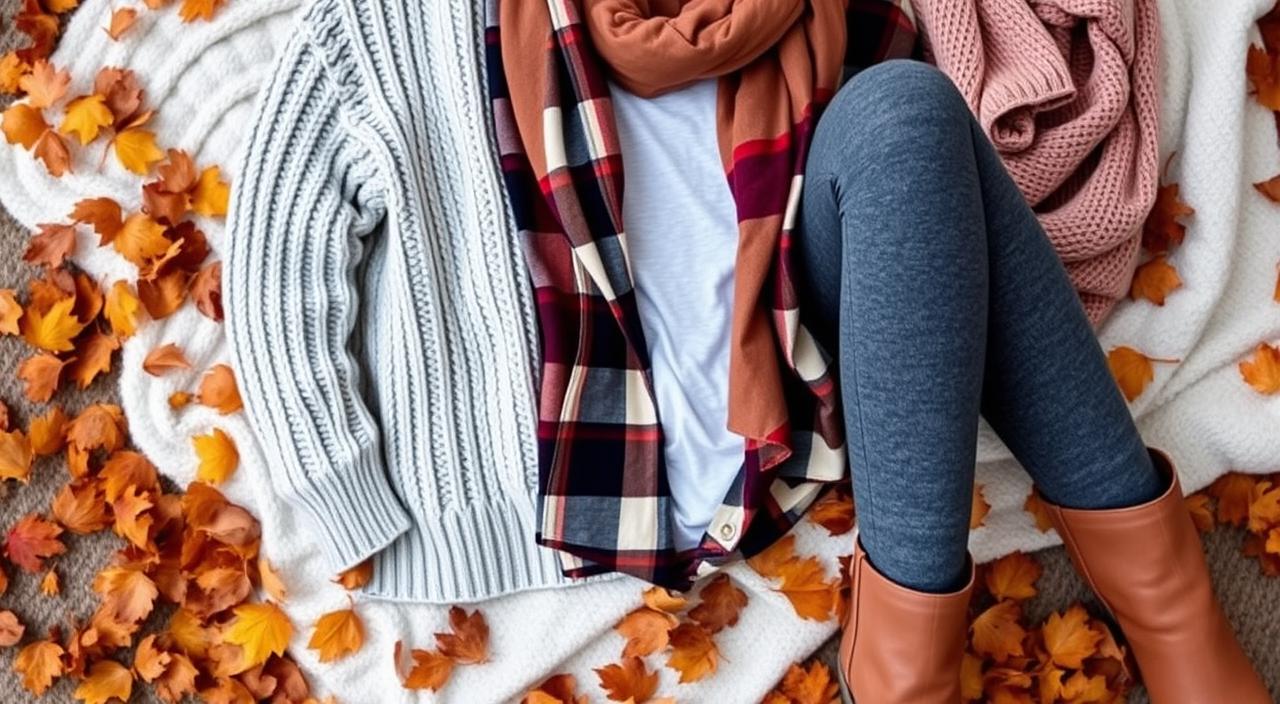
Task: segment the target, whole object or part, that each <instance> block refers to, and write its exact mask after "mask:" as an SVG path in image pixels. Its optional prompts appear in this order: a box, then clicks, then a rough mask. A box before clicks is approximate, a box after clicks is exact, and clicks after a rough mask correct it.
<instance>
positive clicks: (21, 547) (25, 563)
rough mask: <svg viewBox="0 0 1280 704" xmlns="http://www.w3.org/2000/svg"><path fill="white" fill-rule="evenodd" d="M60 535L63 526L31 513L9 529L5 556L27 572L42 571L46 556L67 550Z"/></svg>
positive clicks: (5, 544)
mask: <svg viewBox="0 0 1280 704" xmlns="http://www.w3.org/2000/svg"><path fill="white" fill-rule="evenodd" d="M59 535H62V527H61V526H59V525H58V524H56V523H53V522H52V521H46V520H45V519H43V518H41V517H40V516H38V515H36V514H34V513H29V514H27V515H25V516H23V517H22V518H21V519H19V520H18V522H17V523H16V524H14V526H13V527H12V528H10V529H9V534H8V535H7V536H6V537H5V542H4V554H5V557H7V558H9V560H10V561H11V562H13V564H15V565H17V566H19V567H21V568H22V569H24V570H26V571H27V572H31V573H33V574H34V573H39V572H42V571H43V570H44V560H45V558H49V557H53V556H54V555H61V554H62V553H64V552H66V551H67V546H65V545H63V544H62V541H61V540H59V539H58V536H59Z"/></svg>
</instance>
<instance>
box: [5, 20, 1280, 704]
mask: <svg viewBox="0 0 1280 704" xmlns="http://www.w3.org/2000/svg"><path fill="white" fill-rule="evenodd" d="M19 6H20V1H19V0H0V53H2V52H3V51H5V50H7V49H8V48H9V47H11V46H13V45H14V44H15V43H17V44H19V45H20V44H22V43H23V41H24V40H23V39H22V38H21V37H17V36H15V34H14V33H13V29H12V28H13V25H12V22H11V19H12V17H13V13H14V12H15V10H16V9H17V7H19ZM28 236H29V233H28V232H27V231H26V230H24V229H23V228H21V227H19V226H18V225H17V223H15V222H14V221H13V220H12V219H11V218H10V217H9V215H8V214H7V213H5V212H3V210H0V288H23V287H25V286H26V282H27V280H28V279H29V278H30V277H31V275H32V273H33V271H34V270H33V269H32V268H31V267H29V266H27V265H26V264H25V263H24V262H23V261H22V252H23V250H24V249H25V247H26V241H27V238H28ZM30 353H31V351H30V348H28V347H27V346H26V344H25V343H23V342H22V341H21V340H19V339H16V338H13V337H11V336H2V337H0V400H3V401H4V402H5V403H6V404H8V406H9V408H10V411H11V414H12V419H13V422H14V423H15V424H16V425H17V426H19V427H26V425H27V423H28V422H29V420H30V418H32V417H33V416H35V415H39V414H40V413H43V412H44V410H46V407H45V406H44V405H34V404H29V403H27V402H26V400H25V398H24V397H23V393H22V384H21V382H20V381H18V379H17V378H16V377H15V375H14V370H15V369H16V368H17V365H18V363H19V362H20V361H21V360H22V359H23V358H25V357H26V356H27V355H29V354H30ZM116 384H117V379H116V376H115V375H114V374H113V375H110V376H107V377H103V378H100V379H98V380H97V381H95V382H94V384H93V385H92V386H91V387H89V389H87V390H85V391H79V390H75V389H70V390H68V389H64V390H63V391H61V392H59V394H58V396H57V397H56V401H57V402H58V403H60V404H62V406H63V407H64V408H65V409H66V410H67V412H68V413H74V412H75V411H77V410H78V409H80V408H82V407H84V406H85V405H88V404H91V403H96V402H100V401H114V400H118V399H117V397H118V393H117V391H116ZM66 472H67V470H66V468H65V466H64V465H63V462H62V459H61V456H59V457H57V458H43V459H42V460H41V461H40V462H38V463H37V465H36V467H35V469H34V471H33V472H32V477H31V482H30V484H29V485H27V486H23V485H21V484H17V483H15V482H12V481H8V482H4V483H3V484H0V530H6V531H7V530H8V528H9V527H10V526H11V525H13V523H14V522H15V521H16V520H17V519H18V518H19V517H21V516H23V515H25V514H27V513H28V512H31V511H39V512H47V511H48V508H49V503H50V502H51V501H52V499H53V496H54V494H55V493H56V492H57V491H58V489H59V488H60V487H61V486H62V484H64V483H65V482H66V480H67V473H66ZM1241 539H1242V536H1241V533H1240V532H1239V531H1237V530H1233V529H1226V528H1219V529H1217V530H1216V531H1214V532H1213V533H1212V534H1210V535H1208V536H1207V537H1206V546H1207V549H1208V555H1209V561H1210V564H1211V565H1212V568H1213V571H1214V581H1215V585H1216V587H1217V589H1218V594H1219V596H1220V598H1221V600H1222V602H1223V605H1224V607H1225V608H1226V611H1227V614H1228V615H1229V616H1230V617H1231V620H1232V622H1233V623H1235V625H1236V629H1237V631H1238V632H1239V634H1240V639H1241V640H1242V641H1243V643H1244V645H1245V648H1246V650H1248V652H1249V654H1250V656H1251V657H1252V658H1253V661H1254V662H1255V663H1256V664H1257V666H1258V669H1259V670H1260V671H1261V672H1262V675H1263V677H1264V678H1266V680H1267V682H1268V683H1269V685H1270V687H1271V691H1272V694H1273V697H1276V698H1280V579H1271V578H1267V577H1265V576H1264V575H1263V574H1262V573H1261V571H1260V570H1259V568H1258V565H1257V562H1256V561H1254V560H1252V559H1248V558H1245V557H1243V556H1242V555H1241V554H1240V543H1241ZM65 542H66V543H67V548H68V549H67V553H66V554H65V555H63V556H61V557H59V558H58V559H57V560H56V561H54V563H53V564H54V565H55V567H56V569H57V572H58V574H59V576H60V577H61V578H62V585H63V590H62V593H61V594H60V595H59V596H56V597H45V596H41V595H40V591H39V580H40V576H39V575H34V576H33V575H27V574H25V573H22V572H21V571H19V570H16V569H13V568H10V569H9V570H8V571H9V577H10V585H9V590H8V592H7V593H5V594H4V595H3V596H0V608H4V609H10V610H12V611H14V612H15V613H16V614H17V615H18V616H19V618H20V619H21V620H22V622H23V623H25V624H27V636H26V637H25V638H24V642H25V640H27V639H31V638H32V637H36V638H38V637H43V634H44V633H45V632H46V631H47V629H48V628H49V627H50V626H53V625H57V624H65V623H66V622H67V619H68V618H69V617H71V618H78V619H84V618H86V617H87V616H88V615H89V614H91V613H92V612H93V609H94V608H95V607H96V605H97V596H96V595H95V594H94V593H93V592H92V591H91V590H90V589H89V584H90V583H91V582H92V580H93V575H94V574H95V573H96V572H97V571H98V570H99V569H100V568H101V567H102V565H103V564H104V563H105V562H106V560H107V559H108V557H109V555H110V553H111V552H112V551H113V550H115V549H116V548H118V547H119V546H120V545H121V542H120V541H119V540H118V539H117V538H115V536H113V535H111V534H110V532H106V533H99V534H97V535H92V536H86V537H81V536H75V535H70V536H68V537H66V540H65ZM1037 557H1038V558H1039V559H1040V562H1041V563H1042V564H1043V565H1044V576H1043V577H1041V579H1040V583H1039V588H1040V595H1039V596H1038V597H1036V598H1035V599H1033V600H1032V601H1030V602H1029V603H1028V604H1027V616H1028V618H1029V619H1030V621H1031V622H1032V623H1036V622H1039V621H1040V620H1041V619H1042V618H1044V616H1045V615H1046V614H1048V613H1049V612H1050V611H1052V610H1061V609H1065V608H1066V607H1067V606H1068V605H1070V604H1071V603H1072V602H1075V601H1083V602H1085V603H1086V604H1088V605H1089V606H1090V608H1091V610H1092V611H1093V612H1094V613H1101V611H1100V609H1099V608H1098V606H1097V604H1096V602H1093V601H1092V599H1091V595H1090V594H1089V592H1088V590H1087V588H1086V587H1085V586H1084V583H1083V582H1081V581H1080V579H1079V578H1078V577H1077V576H1076V574H1075V571H1074V570H1073V569H1072V568H1071V564H1070V562H1069V561H1068V560H1067V557H1066V553H1065V552H1064V551H1063V550H1062V549H1061V548H1055V549H1051V550H1045V551H1042V552H1040V553H1038V554H1037ZM835 647H836V641H835V640H834V639H833V640H832V641H831V642H829V643H827V644H826V645H825V646H823V648H822V650H821V651H820V652H819V655H820V656H821V657H822V658H824V659H825V660H826V661H827V662H828V664H834V660H835V658H834V655H835ZM16 651H17V648H6V649H0V702H4V703H5V704H8V703H10V702H13V703H17V702H28V701H31V697H30V695H29V694H27V693H26V692H25V691H24V690H23V689H22V687H21V685H20V684H19V679H18V677H17V676H16V674H15V673H14V672H13V667H12V662H13V656H14V653H15V652H16ZM1204 656H1205V654H1204V653H1199V652H1188V653H1187V658H1188V661H1193V660H1195V659H1198V658H1202V657H1204ZM124 662H128V660H127V659H126V660H124ZM73 689H74V687H73V686H72V684H71V682H69V681H68V680H67V679H65V678H64V679H62V680H60V681H59V683H58V685H57V686H56V687H54V688H53V689H52V690H50V692H49V693H48V694H46V695H45V698H44V699H43V701H48V702H71V701H73V698H72V696H71V692H72V690H73ZM136 689H137V690H139V691H137V692H135V697H134V701H137V702H152V701H158V700H157V699H154V698H153V697H152V696H151V694H150V690H149V689H148V688H147V687H145V686H140V687H138V688H136ZM1130 701H1133V702H1146V701H1147V698H1146V696H1145V695H1144V694H1143V693H1142V692H1136V693H1135V695H1134V696H1132V697H1131V698H1130ZM348 704H365V703H362V702H352V703H348ZM370 704H376V703H374V702H370ZM717 704H718V703H717ZM1195 704H1207V703H1199V702H1197V703H1195ZM1224 704H1229V703H1224Z"/></svg>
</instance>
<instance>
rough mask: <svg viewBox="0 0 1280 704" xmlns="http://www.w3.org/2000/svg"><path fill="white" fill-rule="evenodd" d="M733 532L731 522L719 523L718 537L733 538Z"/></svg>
mask: <svg viewBox="0 0 1280 704" xmlns="http://www.w3.org/2000/svg"><path fill="white" fill-rule="evenodd" d="M733 533H734V528H733V525H732V524H730V523H721V524H720V537H721V538H724V539H725V540H731V539H732V538H733Z"/></svg>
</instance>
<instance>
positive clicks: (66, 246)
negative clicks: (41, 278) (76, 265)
mask: <svg viewBox="0 0 1280 704" xmlns="http://www.w3.org/2000/svg"><path fill="white" fill-rule="evenodd" d="M37 227H38V228H39V230H37V232H36V234H34V235H32V236H31V239H30V241H29V242H28V244H27V250H26V251H25V252H23V254H22V259H23V261H26V262H27V263H29V264H36V265H39V266H45V267H50V268H56V267H60V266H62V265H63V263H64V262H66V260H67V257H69V256H71V254H72V253H73V252H75V249H76V229H75V227H74V226H73V225H61V224H58V223H50V222H46V223H42V224H40V225H37Z"/></svg>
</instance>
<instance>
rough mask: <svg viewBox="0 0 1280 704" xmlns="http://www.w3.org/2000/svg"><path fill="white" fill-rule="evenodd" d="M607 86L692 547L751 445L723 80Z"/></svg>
mask: <svg viewBox="0 0 1280 704" xmlns="http://www.w3.org/2000/svg"><path fill="white" fill-rule="evenodd" d="M610 89H611V90H612V97H613V107H614V117H615V120H616V122H617V126H618V136H619V140H620V142H621V145H622V163H623V171H624V173H625V178H624V182H623V197H622V224H623V230H624V231H625V232H626V236H627V249H628V252H629V254H630V260H631V271H632V275H633V277H634V279H635V286H636V295H637V303H636V305H637V307H638V308H639V311H640V321H641V325H642V326H643V327H644V332H645V338H646V342H647V343H648V347H649V355H650V359H651V361H652V371H653V382H654V386H655V388H656V392H657V397H658V398H657V403H658V417H659V419H660V421H661V423H662V430H663V433H664V434H665V447H664V451H665V455H666V461H667V479H668V482H669V484H670V486H671V495H672V499H673V502H674V504H675V510H674V514H675V519H676V520H675V536H674V539H675V544H676V547H677V548H680V549H683V548H689V547H694V546H696V545H697V544H698V543H699V542H700V541H701V539H702V533H703V531H705V530H706V528H707V524H708V523H710V521H711V519H712V517H713V515H714V514H715V511H716V509H717V508H718V507H719V505H720V502H721V500H723V499H724V495H725V492H727V491H728V490H729V485H730V484H732V482H733V478H734V476H735V475H737V473H738V469H739V468H740V467H741V465H742V460H743V449H744V442H743V439H742V437H741V436H739V435H736V434H734V433H731V432H730V431H729V430H728V429H727V428H726V427H725V425H726V421H727V419H728V400H729V331H730V326H731V313H732V309H733V276H734V261H735V259H736V257H737V251H738V219H737V213H736V207H735V205H734V201H733V194H732V193H731V192H730V191H729V183H728V180H727V179H726V178H725V174H724V168H723V167H722V166H721V163H720V152H719V147H718V142H717V139H716V90H717V81H716V79H714V78H709V79H706V80H702V81H699V82H697V83H695V84H693V85H690V86H687V87H684V88H681V89H678V90H675V91H672V92H670V93H665V94H663V95H660V96H657V97H654V98H641V97H638V96H636V95H633V94H631V93H628V92H626V90H624V89H623V88H622V87H620V86H618V85H616V84H610Z"/></svg>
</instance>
